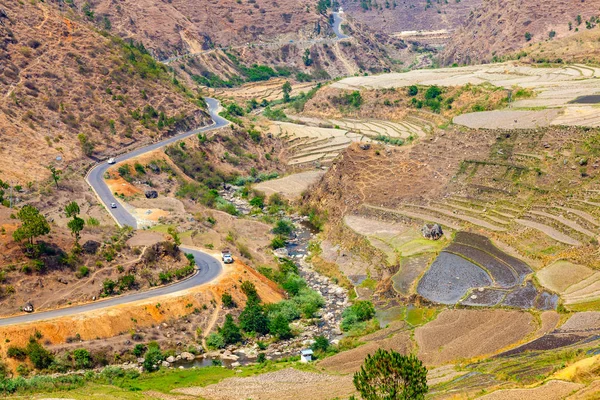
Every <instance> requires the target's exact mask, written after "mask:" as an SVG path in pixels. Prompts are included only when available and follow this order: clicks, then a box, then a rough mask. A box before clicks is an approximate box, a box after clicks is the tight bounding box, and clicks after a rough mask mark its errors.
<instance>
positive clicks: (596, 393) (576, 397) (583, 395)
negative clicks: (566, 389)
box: [566, 381, 600, 400]
mask: <svg viewBox="0 0 600 400" xmlns="http://www.w3.org/2000/svg"><path fill="white" fill-rule="evenodd" d="M599 397H600V381H594V382H592V383H590V384H589V385H588V387H586V388H583V389H581V390H580V391H578V392H577V393H575V394H573V395H571V396H569V397H567V398H566V400H596V399H598V398H599Z"/></svg>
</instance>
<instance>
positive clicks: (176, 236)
mask: <svg viewBox="0 0 600 400" xmlns="http://www.w3.org/2000/svg"><path fill="white" fill-rule="evenodd" d="M167 233H168V234H169V235H171V237H172V238H173V242H174V243H175V245H177V246H179V245H181V239H180V238H179V234H178V233H177V231H176V230H175V228H173V227H172V226H170V227H169V229H167Z"/></svg>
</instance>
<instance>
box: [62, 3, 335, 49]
mask: <svg viewBox="0 0 600 400" xmlns="http://www.w3.org/2000/svg"><path fill="white" fill-rule="evenodd" d="M73 3H74V6H73V7H74V8H75V9H76V10H78V11H83V12H84V13H85V11H86V10H87V9H84V7H85V5H86V4H89V10H90V11H89V12H88V14H87V17H88V19H90V20H94V21H95V22H96V23H98V24H99V25H101V26H103V27H106V26H107V25H108V24H109V25H110V27H111V29H112V30H113V31H114V32H118V33H119V34H120V35H122V36H125V37H132V38H134V39H135V40H138V41H142V42H143V43H144V44H145V45H146V46H148V47H149V48H151V49H152V50H153V51H154V52H155V55H156V56H157V57H159V58H166V57H169V56H172V55H175V54H186V53H190V52H199V51H202V50H206V49H209V48H211V47H213V45H218V46H228V45H240V44H245V43H246V42H257V41H263V40H267V41H273V40H275V41H277V40H285V41H288V40H290V39H294V40H297V39H300V38H309V37H313V36H316V35H317V31H318V28H317V24H318V23H319V22H320V23H321V24H323V25H325V24H326V22H327V20H326V19H325V18H324V17H322V16H320V15H318V14H317V13H316V12H315V11H314V6H313V3H316V2H315V1H311V0H302V1H297V0H278V1H272V0H253V1H232V0H210V1H207V0H204V1H191V0H172V1H157V0H125V1H119V2H115V1H112V0H90V1H84V0H75V1H74V2H73ZM66 7H67V6H65V8H66ZM92 13H93V14H92ZM105 21H110V22H105Z"/></svg>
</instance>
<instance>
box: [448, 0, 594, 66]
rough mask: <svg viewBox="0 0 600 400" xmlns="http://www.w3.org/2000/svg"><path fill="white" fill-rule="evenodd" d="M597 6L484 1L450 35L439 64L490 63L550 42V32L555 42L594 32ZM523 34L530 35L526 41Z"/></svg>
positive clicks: (568, 0)
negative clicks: (588, 29)
mask: <svg viewBox="0 0 600 400" xmlns="http://www.w3.org/2000/svg"><path fill="white" fill-rule="evenodd" d="M599 6H600V1H598V0H591V1H585V2H584V1H578V0H552V1H544V2H532V1H523V0H518V1H512V0H511V1H509V0H485V1H484V2H483V4H482V5H481V6H480V7H478V8H477V10H476V11H475V12H473V13H472V14H471V15H470V17H469V18H468V19H467V21H466V23H465V26H464V27H463V28H462V29H460V30H459V31H457V32H456V33H455V34H454V35H453V37H452V40H451V41H450V43H449V45H448V46H447V48H446V49H445V51H444V53H443V55H442V57H441V60H442V63H443V64H446V65H448V64H452V63H459V64H461V63H475V62H485V61H490V60H491V59H492V57H494V56H502V55H504V54H506V53H509V52H513V51H516V50H520V49H522V48H523V49H525V51H528V48H529V46H530V45H531V44H532V43H536V42H541V41H546V40H550V39H551V37H550V36H551V32H555V36H554V38H555V39H558V38H562V37H567V36H570V35H572V34H574V33H576V31H584V30H586V29H587V27H590V28H592V29H597V28H595V26H596V22H595V16H597V15H598V8H599ZM578 15H580V16H581V19H580V20H579V19H578V18H577V16H578ZM592 17H594V18H593V19H592ZM579 21H580V22H579ZM569 23H571V27H569ZM526 33H529V34H531V39H530V40H529V41H528V40H527V39H526V37H525V35H526Z"/></svg>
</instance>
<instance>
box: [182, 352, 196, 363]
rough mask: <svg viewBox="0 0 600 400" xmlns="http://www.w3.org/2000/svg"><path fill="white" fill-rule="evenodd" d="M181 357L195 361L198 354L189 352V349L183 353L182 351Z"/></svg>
mask: <svg viewBox="0 0 600 400" xmlns="http://www.w3.org/2000/svg"><path fill="white" fill-rule="evenodd" d="M181 358H182V359H184V360H186V361H194V359H195V358H196V356H195V355H193V354H192V353H188V352H187V351H184V352H183V353H181Z"/></svg>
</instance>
